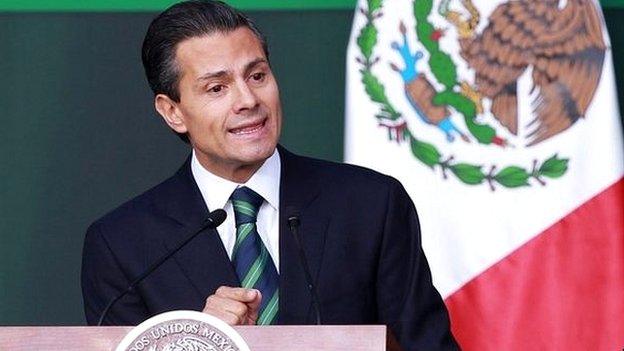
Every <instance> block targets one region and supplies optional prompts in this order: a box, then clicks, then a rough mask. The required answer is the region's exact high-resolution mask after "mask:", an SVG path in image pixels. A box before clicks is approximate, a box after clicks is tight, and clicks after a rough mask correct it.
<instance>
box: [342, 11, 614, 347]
mask: <svg viewBox="0 0 624 351" xmlns="http://www.w3.org/2000/svg"><path fill="white" fill-rule="evenodd" d="M612 60H613V59H612V56H611V45H610V42H609V37H608V34H607V31H606V27H605V24H604V20H603V17H602V12H601V9H600V6H599V5H598V3H597V2H596V1H595V0H516V1H501V0H488V1H485V0H482V1H481V0H461V1H460V0H415V1H399V0H385V1H384V0H360V1H359V2H358V4H357V8H356V11H355V16H354V20H353V30H352V34H351V39H350V43H349V48H348V54H347V97H346V99H347V103H346V115H347V116H346V132H345V134H346V135H345V160H346V162H349V163H354V164H358V165H362V166H365V167H370V168H373V169H376V170H378V171H380V172H382V173H386V174H390V175H392V176H394V177H396V178H398V179H399V180H400V181H401V182H402V183H403V185H404V186H405V188H406V189H407V191H408V192H409V193H410V195H411V197H412V199H413V201H414V203H415V204H416V208H417V210H418V213H419V217H420V220H421V227H422V236H423V247H424V250H425V253H426V255H427V258H428V260H429V263H430V265H431V270H432V274H433V279H434V284H435V286H436V287H437V289H438V290H439V292H440V293H441V294H442V297H443V298H444V300H445V302H446V305H447V307H448V309H449V313H450V317H451V324H452V325H451V327H452V330H453V333H454V335H455V337H456V338H457V340H458V341H459V343H460V345H461V346H462V348H463V349H466V350H619V349H622V347H624V322H623V321H622V318H624V317H623V316H624V180H623V175H624V155H623V151H624V146H623V144H622V128H621V124H620V116H619V112H618V108H617V101H616V93H615V81H614V73H613V61H612Z"/></svg>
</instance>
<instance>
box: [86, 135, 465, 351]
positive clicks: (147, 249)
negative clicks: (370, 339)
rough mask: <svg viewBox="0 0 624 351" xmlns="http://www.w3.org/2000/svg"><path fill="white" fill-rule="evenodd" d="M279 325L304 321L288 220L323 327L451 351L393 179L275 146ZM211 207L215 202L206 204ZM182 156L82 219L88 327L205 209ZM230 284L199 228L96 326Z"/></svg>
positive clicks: (192, 302)
mask: <svg viewBox="0 0 624 351" xmlns="http://www.w3.org/2000/svg"><path fill="white" fill-rule="evenodd" d="M279 151H280V158H281V165H282V170H281V172H282V174H281V184H280V207H279V208H280V215H279V216H280V218H279V251H280V267H279V268H280V269H279V272H280V286H279V289H280V300H279V317H278V324H311V323H314V322H315V314H314V310H313V308H312V303H311V296H310V293H309V291H308V288H307V284H306V281H305V277H304V272H303V270H302V267H301V263H300V259H299V256H298V253H297V249H296V245H295V241H294V238H293V236H292V233H291V232H290V230H289V228H288V217H289V216H292V215H298V216H299V219H300V226H299V233H300V234H299V235H300V236H301V240H302V245H303V247H304V250H305V253H306V255H307V259H308V263H309V267H310V270H311V272H312V275H313V279H314V280H315V283H316V286H317V289H318V292H319V297H320V305H321V314H322V320H323V324H386V325H388V327H389V328H390V330H391V331H392V332H393V334H394V335H395V336H396V338H397V339H398V341H399V342H400V344H401V345H402V346H404V347H405V348H406V349H408V350H420V349H422V350H447V349H448V350H454V349H456V345H455V341H454V340H453V337H452V335H451V333H450V330H449V319H448V314H447V311H446V309H445V307H444V304H443V302H442V299H441V298H440V295H439V294H438V292H437V291H436V290H435V288H434V287H433V285H432V282H431V274H430V271H429V267H428V264H427V261H426V259H425V256H424V254H423V252H422V249H421V241H420V228H419V223H418V218H417V215H416V210H415V208H414V205H413V203H412V201H411V199H410V198H409V197H408V195H407V193H406V192H405V190H404V189H403V187H402V186H401V184H400V183H399V182H398V181H396V180H395V179H393V178H391V177H388V176H384V175H382V174H379V173H377V172H374V171H371V170H368V169H364V168H361V167H356V166H350V165H344V164H336V163H331V162H327V161H321V160H316V159H311V158H306V157H300V156H296V155H294V154H292V153H290V152H288V151H287V150H285V149H283V148H281V147H280V148H279ZM211 210H214V209H211ZM207 213H208V209H207V208H206V205H205V202H204V200H203V199H202V196H201V193H200V191H199V188H198V187H197V185H196V183H195V181H194V179H193V176H192V173H191V167H190V159H189V160H187V162H186V163H185V164H184V165H183V166H182V168H181V169H180V170H179V171H178V172H177V173H176V174H175V175H174V176H173V177H171V178H169V179H167V180H166V181H164V182H163V183H161V184H160V185H158V186H156V187H154V188H152V189H151V190H149V191H147V192H146V193H144V194H142V195H140V196H138V197H136V198H135V199H133V200H131V201H129V202H127V203H125V204H124V205H122V206H120V207H119V208H117V209H115V210H113V211H112V212H111V213H109V214H107V215H106V216H104V217H103V218H101V219H100V220H98V221H96V222H95V223H93V224H92V225H91V226H90V227H89V229H88V231H87V235H86V239H85V244H84V252H83V266H82V289H83V298H84V305H85V313H86V317H87V322H88V323H89V324H95V323H97V320H98V318H99V317H100V314H101V313H102V310H103V309H104V307H105V306H106V304H107V303H108V302H109V301H110V300H111V299H112V298H113V297H115V296H116V295H117V294H118V293H119V292H121V291H123V290H124V289H126V287H127V286H128V284H129V282H130V281H132V280H133V279H134V278H135V277H136V276H138V275H139V274H141V273H142V272H143V271H144V270H145V269H146V268H147V266H149V265H150V263H152V262H154V261H156V260H157V259H158V258H159V257H160V256H161V255H164V254H165V253H166V252H167V251H168V250H169V249H171V248H172V247H174V246H175V245H176V243H178V242H179V241H180V240H181V239H182V238H184V237H185V236H186V235H188V233H190V232H191V231H193V230H194V229H196V228H199V226H200V224H201V223H202V222H203V220H204V219H205V218H206V215H207ZM221 285H227V286H240V283H239V280H238V277H237V275H236V272H235V270H234V267H233V265H232V263H231V261H230V260H229V258H228V255H227V253H226V251H225V248H224V246H223V244H222V243H221V240H220V238H219V236H218V234H217V233H216V231H214V230H206V232H205V233H202V234H200V235H199V236H198V237H196V238H195V239H193V241H191V242H190V243H189V244H188V245H186V246H185V247H184V248H183V249H182V250H180V251H179V252H178V253H177V254H175V255H174V256H173V257H172V258H171V259H170V260H168V261H166V262H165V263H164V264H163V265H162V266H161V267H160V268H158V269H157V270H156V271H154V273H153V274H152V275H151V276H149V277H148V278H147V279H146V280H145V281H144V282H142V283H141V284H140V285H139V287H138V288H137V289H135V290H134V291H133V292H131V293H130V294H128V295H127V296H125V297H124V298H123V299H121V300H120V301H118V302H117V304H116V305H115V306H114V307H113V308H112V309H111V311H110V312H109V315H108V317H107V319H106V320H105V324H109V325H136V324H138V323H140V322H142V321H143V320H145V319H147V318H149V317H150V316H152V315H155V314H158V313H161V312H165V311H170V310H176V309H189V310H199V311H201V310H202V308H203V307H204V304H205V300H206V298H207V297H208V296H210V295H212V294H213V293H214V292H215V290H216V289H217V288H218V287H219V286H221Z"/></svg>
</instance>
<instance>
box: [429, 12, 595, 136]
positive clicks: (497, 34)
mask: <svg viewBox="0 0 624 351" xmlns="http://www.w3.org/2000/svg"><path fill="white" fill-rule="evenodd" d="M449 2H450V1H445V2H443V3H442V5H441V6H440V9H439V11H440V14H442V15H443V16H444V17H445V18H446V19H447V20H448V21H449V22H451V23H452V24H453V25H454V26H455V27H456V28H457V31H458V36H459V40H460V47H461V52H460V54H461V56H462V57H463V58H464V59H465V60H466V62H467V63H468V65H469V66H470V67H471V68H472V69H474V71H475V86H474V87H473V89H474V91H475V92H476V93H477V94H478V97H477V101H475V102H476V104H477V105H480V104H481V99H482V98H483V97H484V96H485V97H488V98H490V99H491V101H492V105H491V112H492V114H493V115H494V117H495V118H496V119H497V120H498V121H499V122H500V123H501V124H502V125H503V126H505V127H506V128H507V129H508V130H509V131H510V132H511V133H513V134H515V135H517V134H518V101H517V81H518V79H519V77H520V76H521V75H522V74H523V73H524V72H525V71H526V70H527V69H528V68H529V67H531V68H532V80H533V89H537V90H536V96H535V99H534V101H533V104H532V108H533V114H534V116H535V119H534V120H533V121H532V122H530V123H529V125H527V126H526V127H527V128H528V131H529V134H528V136H527V138H528V144H527V146H532V145H535V144H537V143H540V142H542V141H544V140H546V139H548V138H550V137H552V136H554V135H556V134H558V133H560V132H562V131H564V130H566V129H567V128H569V127H570V126H571V125H572V124H574V123H575V122H576V121H577V120H578V119H579V118H580V117H584V115H585V112H586V111H587V108H588V106H589V104H590V102H591V101H592V98H593V96H594V93H595V91H596V88H597V86H598V83H599V80H600V76H601V73H602V66H603V62H604V57H605V51H606V49H607V47H606V45H605V42H604V39H603V35H602V17H601V12H600V9H599V8H597V5H596V4H595V2H594V1H592V0H567V1H566V0H518V1H509V2H506V3H503V4H500V5H499V6H498V7H497V8H496V9H495V10H494V11H493V13H492V14H491V16H490V17H489V23H488V24H487V26H486V27H485V28H484V29H483V30H482V31H481V33H477V32H476V28H477V26H478V23H479V12H478V11H477V10H476V8H475V6H474V5H473V4H472V1H471V0H461V3H462V5H463V7H464V9H466V10H467V12H468V18H467V19H466V18H464V15H463V14H462V13H460V12H459V11H453V10H450V9H449V6H448V5H449ZM532 92H533V91H532Z"/></svg>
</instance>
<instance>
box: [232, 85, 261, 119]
mask: <svg viewBox="0 0 624 351" xmlns="http://www.w3.org/2000/svg"><path fill="white" fill-rule="evenodd" d="M236 87H237V89H236V90H237V95H236V97H235V100H234V105H233V108H234V111H235V112H237V113H238V112H242V111H245V110H251V109H253V108H255V107H256V106H257V105H258V97H257V96H256V92H255V91H254V90H253V89H251V87H249V85H247V82H240V83H238V84H236Z"/></svg>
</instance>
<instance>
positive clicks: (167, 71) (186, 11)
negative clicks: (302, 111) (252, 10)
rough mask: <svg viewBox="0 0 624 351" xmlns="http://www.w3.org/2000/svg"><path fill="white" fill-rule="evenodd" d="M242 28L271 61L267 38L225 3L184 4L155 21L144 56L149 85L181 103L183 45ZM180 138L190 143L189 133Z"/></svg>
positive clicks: (198, 1) (206, 0)
mask: <svg viewBox="0 0 624 351" xmlns="http://www.w3.org/2000/svg"><path fill="white" fill-rule="evenodd" d="M240 27H247V28H249V29H250V30H251V31H252V32H253V33H254V34H255V36H256V37H257V38H258V40H259V41H260V43H261V44H262V49H263V50H264V54H265V56H266V57H267V60H268V59H269V50H268V47H267V43H266V39H265V37H264V36H263V35H262V33H261V32H260V31H259V30H258V28H257V27H256V25H255V24H254V23H253V22H252V21H251V20H250V19H249V18H248V17H247V16H245V15H244V14H243V13H241V12H240V11H238V10H236V9H234V8H232V7H231V6H229V5H227V4H225V3H223V2H221V1H212V0H203V1H202V0H193V1H184V2H180V3H177V4H175V5H173V6H171V7H169V8H168V9H166V10H165V11H164V12H162V13H161V14H160V15H158V16H157V17H156V18H154V19H153V20H152V23H150V26H149V28H148V29H147V33H146V34H145V39H143V49H142V53H141V58H142V60H143V68H144V69H145V75H146V76H147V82H148V83H149V86H150V88H151V89H152V91H153V92H154V95H156V94H165V95H167V96H169V98H171V99H172V100H173V101H175V102H180V91H179V89H178V83H179V78H180V71H179V67H178V66H177V63H176V48H177V45H178V44H179V43H181V42H182V41H184V40H186V39H190V38H194V37H199V36H204V35H210V34H213V33H218V32H221V33H227V32H231V31H233V30H235V29H238V28H240ZM179 136H180V137H181V138H182V139H183V140H184V141H186V142H188V137H187V135H186V134H184V135H180V134H179Z"/></svg>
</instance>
